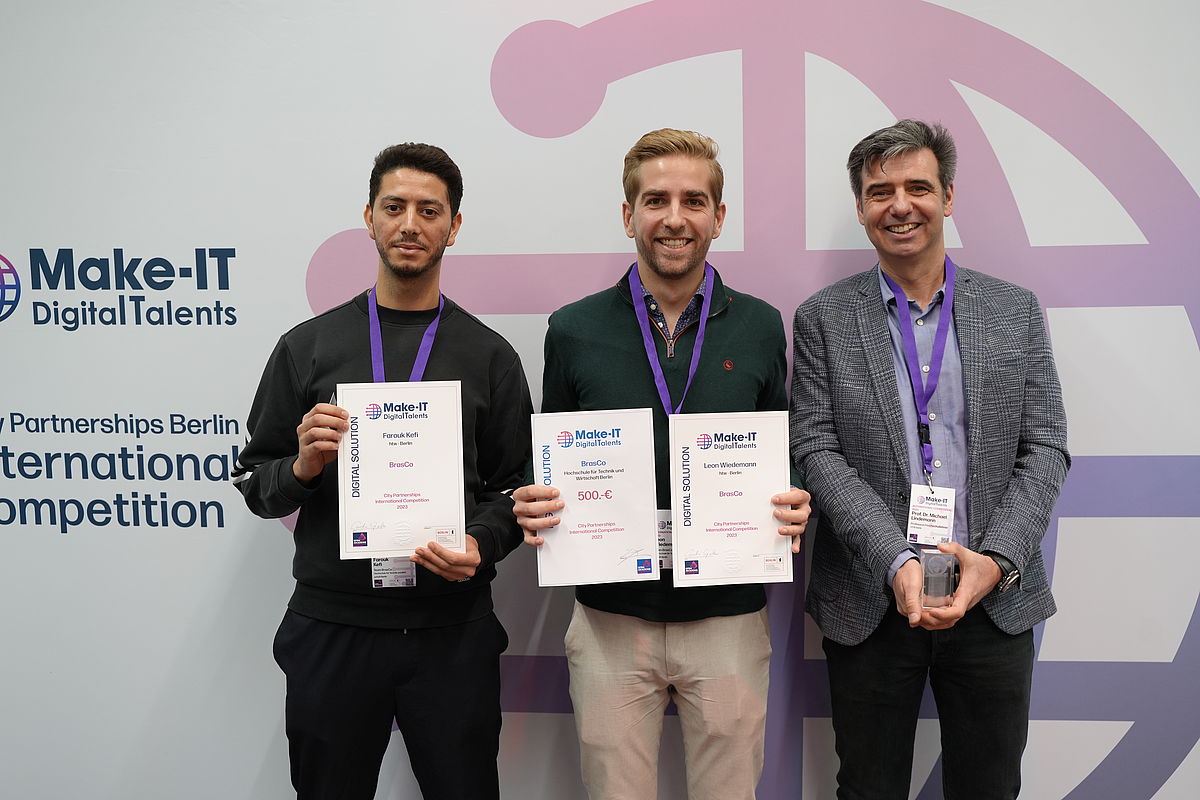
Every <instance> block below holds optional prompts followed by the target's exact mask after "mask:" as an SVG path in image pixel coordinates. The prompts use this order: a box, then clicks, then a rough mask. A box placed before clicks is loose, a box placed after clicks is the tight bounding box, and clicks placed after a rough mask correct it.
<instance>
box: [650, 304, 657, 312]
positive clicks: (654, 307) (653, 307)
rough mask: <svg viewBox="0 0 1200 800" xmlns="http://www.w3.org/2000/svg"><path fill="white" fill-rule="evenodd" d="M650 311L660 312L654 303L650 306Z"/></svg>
mask: <svg viewBox="0 0 1200 800" xmlns="http://www.w3.org/2000/svg"><path fill="white" fill-rule="evenodd" d="M650 310H651V311H657V310H658V306H656V305H655V304H654V303H651V304H650Z"/></svg>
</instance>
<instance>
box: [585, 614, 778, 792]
mask: <svg viewBox="0 0 1200 800" xmlns="http://www.w3.org/2000/svg"><path fill="white" fill-rule="evenodd" d="M566 651H567V663H568V665H569V667H570V671H571V702H572V703H573V704H574V706H575V726H576V728H577V730H578V732H579V750H580V761H581V762H582V770H583V783H584V785H585V786H586V787H587V791H588V797H589V798H591V800H656V798H657V797H658V748H659V740H660V739H661V737H662V725H663V712H664V711H665V709H666V707H667V701H668V700H669V699H670V697H671V695H673V696H674V699H675V706H676V708H677V709H678V710H679V722H680V727H681V729H682V732H683V752H684V766H685V768H686V771H687V785H688V798H690V800H753V798H754V789H755V786H757V785H758V779H759V776H760V775H761V774H762V766H763V738H764V735H765V724H766V715H767V683H768V677H769V675H768V672H769V667H770V661H771V641H770V635H769V632H768V629H767V611H766V609H762V610H761V611H757V612H755V613H752V614H742V615H739V616H734V617H710V618H708V619H702V620H697V621H695V622H647V621H646V620H643V619H639V618H637V617H631V616H626V615H625V614H609V613H607V612H604V611H597V610H596V609H593V608H588V607H587V606H584V605H581V604H580V603H578V602H576V603H575V610H574V613H573V614H572V615H571V625H570V627H568V628H567V637H566Z"/></svg>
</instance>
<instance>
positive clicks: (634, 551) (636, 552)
mask: <svg viewBox="0 0 1200 800" xmlns="http://www.w3.org/2000/svg"><path fill="white" fill-rule="evenodd" d="M644 552H646V548H644V547H630V548H629V549H627V550H626V551H625V552H624V553H622V554H621V555H620V557H619V558H617V563H618V564H623V563H625V562H626V561H628V560H629V559H631V558H633V557H634V556H640V555H641V554H642V553H644Z"/></svg>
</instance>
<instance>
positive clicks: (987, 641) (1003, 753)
mask: <svg viewBox="0 0 1200 800" xmlns="http://www.w3.org/2000/svg"><path fill="white" fill-rule="evenodd" d="M824 649H825V657H826V664H827V667H828V669H829V686H830V694H831V696H832V700H833V730H834V736H835V742H836V747H837V753H838V757H839V758H840V760H841V766H840V768H839V770H838V793H837V796H838V798H839V799H840V800H892V798H895V799H896V800H907V798H908V788H909V781H910V779H911V777H912V757H913V742H914V739H915V735H916V728H917V715H918V713H919V711H920V706H921V695H922V694H923V693H924V690H925V680H926V677H928V679H929V683H930V686H931V687H932V689H933V696H934V699H935V700H936V702H937V709H938V720H939V723H940V725H941V731H942V791H943V793H944V797H945V798H946V800H1011V798H1015V797H1016V796H1017V794H1018V792H1019V791H1020V789H1021V754H1022V753H1023V752H1024V750H1025V741H1026V738H1027V734H1028V730H1029V691H1030V685H1031V680H1032V676H1033V632H1032V631H1026V632H1025V633H1021V634H1017V635H1016V636H1011V635H1009V634H1007V633H1004V632H1003V631H1001V630H1000V629H999V628H997V627H996V626H995V625H994V624H992V621H991V620H990V619H989V618H988V616H987V614H986V613H985V612H984V611H983V609H982V608H981V607H980V606H976V607H975V608H973V609H971V610H970V611H968V612H967V614H966V616H964V617H963V618H962V619H961V620H959V622H958V624H957V625H955V626H954V627H953V628H950V629H949V630H945V631H926V630H924V629H922V628H909V627H908V620H907V619H906V618H905V617H902V616H900V614H898V613H896V612H895V611H894V610H889V611H888V613H887V614H885V615H884V618H883V621H882V622H880V623H879V627H878V628H876V629H875V631H874V633H872V634H871V635H870V636H869V637H868V638H867V640H866V641H865V642H863V643H862V644H859V645H855V646H851V647H848V646H845V645H840V644H838V643H837V642H834V641H832V640H830V639H828V638H826V639H825V640H824Z"/></svg>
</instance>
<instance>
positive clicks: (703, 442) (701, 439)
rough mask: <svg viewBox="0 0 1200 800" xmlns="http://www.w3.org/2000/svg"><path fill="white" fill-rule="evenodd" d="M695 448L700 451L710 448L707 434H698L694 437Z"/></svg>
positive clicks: (709, 439) (710, 444) (709, 438)
mask: <svg viewBox="0 0 1200 800" xmlns="http://www.w3.org/2000/svg"><path fill="white" fill-rule="evenodd" d="M696 447H699V448H700V449H701V450H707V449H708V448H710V447H712V437H711V436H709V435H708V434H707V433H702V434H700V435H699V436H697V437H696Z"/></svg>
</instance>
